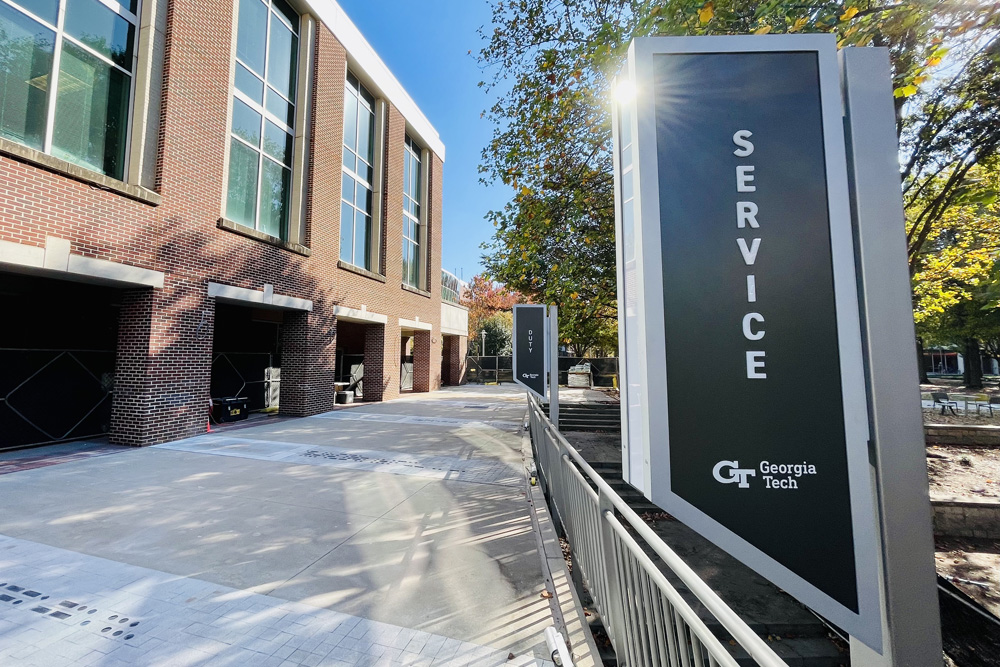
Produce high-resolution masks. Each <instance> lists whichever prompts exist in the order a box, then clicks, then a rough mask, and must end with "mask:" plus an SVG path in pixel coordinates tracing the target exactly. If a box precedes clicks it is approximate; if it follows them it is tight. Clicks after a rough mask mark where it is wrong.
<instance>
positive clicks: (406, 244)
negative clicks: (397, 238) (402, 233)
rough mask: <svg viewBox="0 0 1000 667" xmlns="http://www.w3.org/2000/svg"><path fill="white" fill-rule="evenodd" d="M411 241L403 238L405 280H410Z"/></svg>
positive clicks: (407, 281) (406, 281)
mask: <svg viewBox="0 0 1000 667" xmlns="http://www.w3.org/2000/svg"><path fill="white" fill-rule="evenodd" d="M409 245H410V242H409V241H407V240H406V239H403V282H404V283H409V282H410V277H409V276H410V250H409Z"/></svg>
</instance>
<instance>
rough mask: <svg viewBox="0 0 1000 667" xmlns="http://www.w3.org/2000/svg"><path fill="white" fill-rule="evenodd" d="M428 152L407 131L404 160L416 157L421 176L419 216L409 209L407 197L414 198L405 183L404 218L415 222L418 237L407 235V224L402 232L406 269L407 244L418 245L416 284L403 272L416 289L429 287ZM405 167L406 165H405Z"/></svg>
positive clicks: (418, 193)
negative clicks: (427, 254) (427, 256)
mask: <svg viewBox="0 0 1000 667" xmlns="http://www.w3.org/2000/svg"><path fill="white" fill-rule="evenodd" d="M426 152H427V151H426V150H425V149H423V148H421V147H420V145H419V144H417V142H416V141H414V140H413V139H412V138H411V137H410V135H409V133H407V134H406V135H405V139H404V143H403V159H404V160H409V159H411V158H412V159H415V160H416V163H417V166H418V167H419V169H420V170H419V172H418V174H419V178H418V180H417V183H416V189H417V192H416V194H417V196H418V197H419V199H418V200H414V201H415V203H416V205H417V207H418V208H417V210H418V212H419V215H417V216H414V215H413V214H412V213H410V211H409V210H408V209H407V206H406V200H407V199H411V200H412V199H413V198H412V197H410V195H409V194H408V193H407V187H408V184H407V183H405V182H404V183H403V219H404V222H405V221H406V220H407V219H409V220H410V221H412V222H413V223H414V225H415V229H416V234H415V236H416V238H414V239H411V238H410V237H408V236H407V235H406V226H405V225H404V226H403V233H402V236H403V257H402V260H403V268H404V269H405V268H406V250H407V244H408V243H410V244H413V245H414V246H415V247H416V253H415V254H416V258H417V268H416V271H417V280H416V284H414V283H411V282H410V280H409V276H407V275H406V271H404V272H403V284H404V285H407V286H409V287H414V288H416V289H422V290H424V289H427V288H426V284H427V276H426V273H427V271H426V268H427V266H426V264H427V262H426V259H425V257H424V255H425V254H426V245H427V243H426V238H427V231H426V219H427V162H426V159H425V154H426ZM404 167H405V165H404ZM403 173H404V175H405V174H406V169H405V168H404V170H403ZM404 179H405V176H404Z"/></svg>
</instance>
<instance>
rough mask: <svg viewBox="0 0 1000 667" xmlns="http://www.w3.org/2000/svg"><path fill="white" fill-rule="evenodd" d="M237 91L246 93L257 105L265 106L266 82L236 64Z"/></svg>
mask: <svg viewBox="0 0 1000 667" xmlns="http://www.w3.org/2000/svg"><path fill="white" fill-rule="evenodd" d="M236 89H237V90H240V91H242V92H244V93H246V95H247V97H249V98H250V99H252V100H253V101H254V102H256V103H257V104H259V105H261V106H263V105H264V82H263V81H261V80H260V79H258V78H257V77H256V76H254V75H253V74H251V72H250V70H248V69H247V68H246V67H244V66H243V65H241V64H239V63H236Z"/></svg>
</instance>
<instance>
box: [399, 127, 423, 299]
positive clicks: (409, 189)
mask: <svg viewBox="0 0 1000 667" xmlns="http://www.w3.org/2000/svg"><path fill="white" fill-rule="evenodd" d="M403 160H404V161H403V282H404V283H406V284H407V285H409V286H411V287H421V284H420V283H421V281H420V266H421V264H422V262H421V261H420V244H421V236H422V229H421V225H420V204H421V199H422V197H421V192H422V188H423V174H422V171H423V170H422V167H421V164H420V147H419V146H417V145H416V144H415V143H414V142H413V140H412V139H410V138H409V137H406V150H404V151H403Z"/></svg>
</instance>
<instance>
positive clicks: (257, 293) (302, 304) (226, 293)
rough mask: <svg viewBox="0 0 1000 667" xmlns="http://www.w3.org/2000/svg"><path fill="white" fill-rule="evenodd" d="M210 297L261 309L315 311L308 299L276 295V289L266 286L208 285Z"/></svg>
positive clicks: (210, 283)
mask: <svg viewBox="0 0 1000 667" xmlns="http://www.w3.org/2000/svg"><path fill="white" fill-rule="evenodd" d="M208 295H209V296H211V297H214V298H215V299H216V300H218V301H223V302H229V303H235V304H238V305H254V306H258V307H260V308H274V309H276V310H305V311H311V310H312V309H313V302H312V301H309V300H308V299H298V298H296V297H293V296H285V295H283V294H275V293H274V287H273V286H271V285H264V289H262V290H253V289H247V288H245V287H234V286H232V285H223V284H222V283H213V282H209V283H208Z"/></svg>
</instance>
